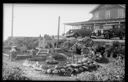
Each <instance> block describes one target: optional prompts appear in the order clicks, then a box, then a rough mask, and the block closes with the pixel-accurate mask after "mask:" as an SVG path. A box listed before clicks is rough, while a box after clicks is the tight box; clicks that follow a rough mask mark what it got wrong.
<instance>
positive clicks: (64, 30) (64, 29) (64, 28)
mask: <svg viewBox="0 0 128 82" xmlns="http://www.w3.org/2000/svg"><path fill="white" fill-rule="evenodd" d="M64 35H65V24H64Z"/></svg>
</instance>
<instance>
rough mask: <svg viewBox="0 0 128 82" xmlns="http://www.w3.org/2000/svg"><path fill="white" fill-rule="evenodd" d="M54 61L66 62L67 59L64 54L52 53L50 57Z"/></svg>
mask: <svg viewBox="0 0 128 82" xmlns="http://www.w3.org/2000/svg"><path fill="white" fill-rule="evenodd" d="M52 57H53V58H54V59H55V60H57V61H66V60H67V57H66V55H65V54H60V53H54V54H53V56H52Z"/></svg>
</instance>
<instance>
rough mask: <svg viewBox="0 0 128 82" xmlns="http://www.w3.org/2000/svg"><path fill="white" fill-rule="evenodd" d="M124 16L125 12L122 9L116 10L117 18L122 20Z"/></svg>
mask: <svg viewBox="0 0 128 82" xmlns="http://www.w3.org/2000/svg"><path fill="white" fill-rule="evenodd" d="M124 16H125V12H124V10H123V9H118V18H123V17H124Z"/></svg>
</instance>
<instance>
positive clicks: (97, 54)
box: [2, 3, 126, 82]
mask: <svg viewBox="0 0 128 82" xmlns="http://www.w3.org/2000/svg"><path fill="white" fill-rule="evenodd" d="M125 12H126V5H125V4H17V3H4V4H3V52H2V53H3V55H2V80H31V81H32V80H39V81H119V82H123V81H125Z"/></svg>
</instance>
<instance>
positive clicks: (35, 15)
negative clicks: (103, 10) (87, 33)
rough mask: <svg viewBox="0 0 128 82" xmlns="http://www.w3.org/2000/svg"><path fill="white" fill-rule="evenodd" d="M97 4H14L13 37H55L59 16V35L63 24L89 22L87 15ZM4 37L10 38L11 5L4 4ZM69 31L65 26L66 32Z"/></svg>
mask: <svg viewBox="0 0 128 82" xmlns="http://www.w3.org/2000/svg"><path fill="white" fill-rule="evenodd" d="M96 6H97V4H14V27H13V28H14V33H13V35H14V36H39V35H40V34H41V35H44V34H49V35H57V28H58V17H59V16H60V34H62V33H64V24H63V23H70V22H80V21H86V20H89V19H90V18H91V17H92V15H91V14H90V13H89V12H90V11H91V10H92V9H94V8H95V7H96ZM3 16H4V19H3V21H4V22H3V23H4V25H3V26H4V27H3V28H4V32H3V33H4V34H3V35H4V36H3V39H4V40H5V39H7V38H8V37H9V36H11V24H12V23H11V22H12V4H4V12H3ZM69 29H70V27H69V26H66V31H68V30H69Z"/></svg>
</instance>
